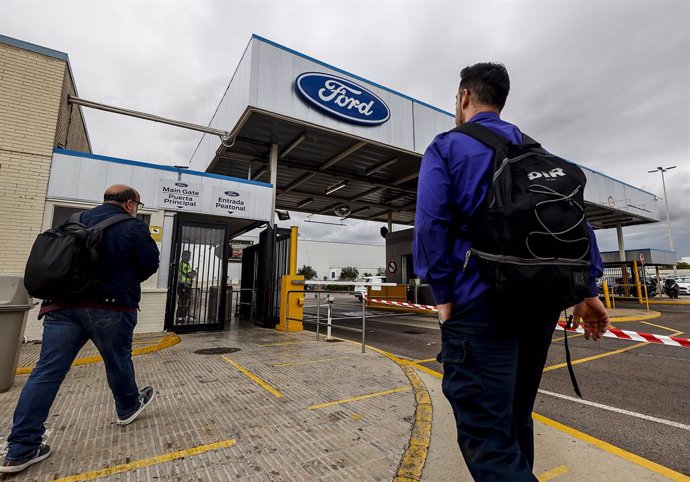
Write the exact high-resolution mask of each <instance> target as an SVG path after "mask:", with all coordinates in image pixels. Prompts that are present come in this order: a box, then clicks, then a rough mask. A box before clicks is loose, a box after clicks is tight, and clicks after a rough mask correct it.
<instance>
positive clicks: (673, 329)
mask: <svg viewBox="0 0 690 482" xmlns="http://www.w3.org/2000/svg"><path fill="white" fill-rule="evenodd" d="M640 323H644V324H645V325H649V326H656V327H657V328H661V329H662V330H667V331H676V329H675V328H669V327H668V326H664V325H657V324H656V323H650V322H648V321H641V322H640ZM681 333H682V332H680V333H678V335H680V334H681ZM673 336H676V335H673Z"/></svg>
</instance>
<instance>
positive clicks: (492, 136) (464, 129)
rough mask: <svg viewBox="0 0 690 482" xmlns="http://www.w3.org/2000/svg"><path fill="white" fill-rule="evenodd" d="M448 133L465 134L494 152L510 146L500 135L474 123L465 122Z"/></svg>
mask: <svg viewBox="0 0 690 482" xmlns="http://www.w3.org/2000/svg"><path fill="white" fill-rule="evenodd" d="M450 132H460V133H462V134H466V135H468V136H470V137H472V138H474V139H477V140H478V141H479V142H481V143H482V144H485V145H487V146H489V147H490V148H492V149H493V150H494V151H499V150H501V149H503V148H504V147H506V146H508V145H511V144H512V142H510V141H509V140H508V139H506V138H505V137H503V136H502V135H500V134H497V133H496V132H495V131H494V130H493V129H491V128H489V127H486V126H483V125H481V124H478V123H476V122H466V123H464V124H462V125H460V126H458V127H456V128H455V129H453V130H451V131H450Z"/></svg>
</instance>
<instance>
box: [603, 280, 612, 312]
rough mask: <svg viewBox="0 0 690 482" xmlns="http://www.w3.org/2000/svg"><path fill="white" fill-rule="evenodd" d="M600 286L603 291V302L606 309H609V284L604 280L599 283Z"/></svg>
mask: <svg viewBox="0 0 690 482" xmlns="http://www.w3.org/2000/svg"><path fill="white" fill-rule="evenodd" d="M601 286H602V288H603V290H604V302H605V303H606V308H608V309H609V310H610V309H611V298H610V297H609V284H608V283H607V282H606V278H604V279H603V280H602V281H601Z"/></svg>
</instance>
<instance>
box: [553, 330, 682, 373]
mask: <svg viewBox="0 0 690 482" xmlns="http://www.w3.org/2000/svg"><path fill="white" fill-rule="evenodd" d="M682 333H683V332H682V331H677V332H675V333H672V334H671V335H670V336H678V335H680V334H682ZM649 344H650V343H649V342H647V341H643V342H642V343H636V344H634V345H631V346H626V347H625V348H620V349H618V350H613V351H607V352H606V353H600V354H599V355H594V356H589V357H587V358H580V359H579V360H573V361H572V362H571V363H572V364H573V365H578V364H580V363H586V362H589V361H592V360H598V359H599V358H605V357H607V356H612V355H618V354H620V353H623V352H626V351H630V350H634V349H635V348H640V347H641V346H647V345H649ZM566 366H568V363H567V362H566V363H558V364H556V365H551V366H548V367H545V368H544V372H550V371H551V370H557V369H559V368H563V367H566Z"/></svg>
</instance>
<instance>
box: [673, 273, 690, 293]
mask: <svg viewBox="0 0 690 482" xmlns="http://www.w3.org/2000/svg"><path fill="white" fill-rule="evenodd" d="M676 283H678V293H679V294H681V295H690V276H683V277H682V278H676Z"/></svg>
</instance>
